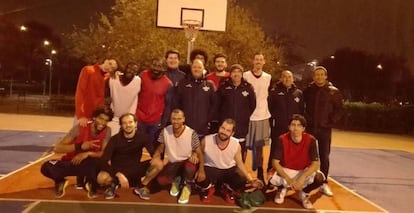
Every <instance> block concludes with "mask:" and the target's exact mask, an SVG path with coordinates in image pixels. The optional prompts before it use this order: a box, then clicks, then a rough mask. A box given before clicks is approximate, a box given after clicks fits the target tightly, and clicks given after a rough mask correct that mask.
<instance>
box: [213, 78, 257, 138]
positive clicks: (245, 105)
mask: <svg viewBox="0 0 414 213" xmlns="http://www.w3.org/2000/svg"><path fill="white" fill-rule="evenodd" d="M217 94H218V97H219V112H218V113H219V119H220V122H222V121H223V120H225V119H227V118H231V119H233V120H235V121H236V131H235V133H234V137H236V138H245V137H246V135H247V131H248V128H249V120H250V115H251V114H252V113H253V111H254V109H255V108H256V95H255V93H254V89H253V87H252V85H251V84H249V83H248V82H247V81H245V80H244V79H243V78H242V82H241V84H240V85H239V86H237V87H236V86H234V85H233V82H232V80H231V79H227V80H226V81H224V82H222V83H221V85H220V87H219V90H218V91H217Z"/></svg>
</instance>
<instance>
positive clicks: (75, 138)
mask: <svg viewBox="0 0 414 213" xmlns="http://www.w3.org/2000/svg"><path fill="white" fill-rule="evenodd" d="M92 117H93V122H90V123H88V124H86V126H81V125H80V124H79V125H76V126H73V127H72V129H71V130H70V131H69V133H68V134H67V135H66V136H65V137H64V138H63V139H61V140H60V141H59V142H58V143H57V144H55V147H54V151H55V152H56V153H66V154H65V155H64V156H63V157H62V158H61V159H60V160H49V161H47V162H45V163H44V164H43V165H42V168H41V172H42V174H43V175H44V176H46V177H48V178H50V179H53V180H54V182H55V196H56V198H61V197H63V196H64V195H65V189H66V187H67V185H68V181H67V180H66V179H65V178H66V177H67V176H82V177H86V180H87V181H88V183H87V185H86V189H87V190H88V197H89V198H94V197H95V191H94V190H93V188H94V187H95V186H96V175H97V166H98V164H97V158H99V157H101V155H102V152H103V150H104V148H105V146H106V144H107V142H108V141H109V138H110V137H111V129H110V128H108V127H107V126H106V124H107V123H108V122H109V121H110V120H112V117H113V113H112V111H108V109H104V108H97V109H95V111H94V112H93V114H92Z"/></svg>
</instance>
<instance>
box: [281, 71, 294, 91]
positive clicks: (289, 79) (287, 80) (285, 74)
mask: <svg viewBox="0 0 414 213" xmlns="http://www.w3.org/2000/svg"><path fill="white" fill-rule="evenodd" d="M280 81H281V82H282V84H283V85H284V86H285V87H286V88H290V87H292V85H293V74H292V72H291V71H289V70H283V71H282V73H281V74H280Z"/></svg>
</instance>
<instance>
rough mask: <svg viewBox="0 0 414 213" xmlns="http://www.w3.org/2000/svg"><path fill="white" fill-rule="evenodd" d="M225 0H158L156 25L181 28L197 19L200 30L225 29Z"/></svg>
mask: <svg viewBox="0 0 414 213" xmlns="http://www.w3.org/2000/svg"><path fill="white" fill-rule="evenodd" d="M226 19H227V0H158V9H157V27H169V28H183V21H184V20H197V21H200V23H201V28H200V30H211V31H226Z"/></svg>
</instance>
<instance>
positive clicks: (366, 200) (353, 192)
mask: <svg viewBox="0 0 414 213" xmlns="http://www.w3.org/2000/svg"><path fill="white" fill-rule="evenodd" d="M329 180H330V181H333V182H335V183H336V184H338V185H339V186H341V187H342V188H344V189H345V190H347V191H348V192H350V193H351V194H353V195H355V196H357V197H359V198H361V199H362V200H364V201H365V202H367V203H369V204H371V205H373V206H375V207H376V208H378V209H380V210H381V211H383V212H384V213H389V212H388V211H387V210H385V209H384V208H382V207H381V206H379V205H378V204H376V203H374V202H372V201H370V200H368V199H367V198H365V197H363V196H362V195H360V194H358V193H356V192H355V191H354V190H351V189H349V188H348V187H346V186H344V185H342V184H341V183H339V182H338V181H336V180H335V179H333V178H329Z"/></svg>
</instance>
